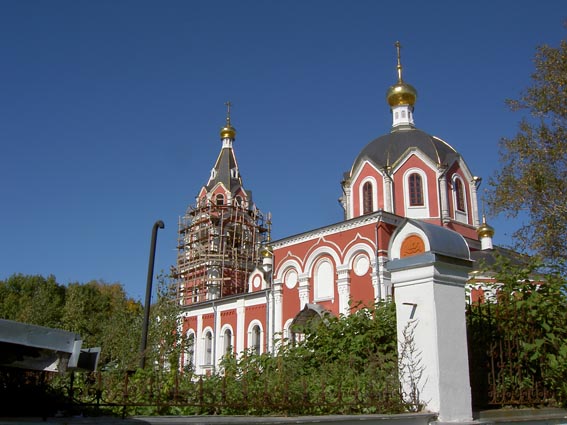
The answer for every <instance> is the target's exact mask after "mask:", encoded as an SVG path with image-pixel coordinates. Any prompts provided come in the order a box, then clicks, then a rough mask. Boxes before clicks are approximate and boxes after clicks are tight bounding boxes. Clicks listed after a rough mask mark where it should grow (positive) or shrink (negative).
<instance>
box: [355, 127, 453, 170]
mask: <svg viewBox="0 0 567 425" xmlns="http://www.w3.org/2000/svg"><path fill="white" fill-rule="evenodd" d="M412 148H417V149H419V150H420V151H422V152H423V153H424V154H425V155H427V156H428V157H429V158H430V159H431V160H432V161H433V162H434V163H436V164H443V165H451V164H452V163H453V162H454V161H455V160H456V159H457V158H458V157H459V154H458V153H457V151H456V150H455V149H453V147H451V146H450V145H449V144H448V143H446V142H444V141H443V140H441V139H439V138H438V137H435V136H431V135H429V134H427V133H425V132H424V131H421V130H418V129H416V128H412V129H404V130H396V131H392V132H391V133H389V134H386V135H384V136H381V137H378V138H377V139H374V140H373V141H371V142H370V143H369V144H367V145H366V146H365V147H364V148H363V149H362V151H361V152H360V154H359V155H358V157H357V158H356V160H355V161H354V164H353V166H352V168H351V171H350V173H351V175H352V172H353V171H354V170H355V169H356V167H357V166H358V165H359V164H360V163H361V162H363V161H365V160H368V161H370V162H371V163H373V164H374V165H375V166H377V167H378V168H383V167H386V166H390V167H394V166H395V165H396V163H397V162H398V161H399V160H400V158H401V157H402V156H404V154H405V153H406V152H407V151H408V150H409V149H412Z"/></svg>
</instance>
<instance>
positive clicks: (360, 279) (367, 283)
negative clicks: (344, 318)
mask: <svg viewBox="0 0 567 425" xmlns="http://www.w3.org/2000/svg"><path fill="white" fill-rule="evenodd" d="M368 261H369V264H371V263H372V262H373V261H374V260H373V259H371V258H368ZM349 278H350V298H351V300H352V302H351V306H353V307H355V306H356V305H357V304H358V303H359V302H361V303H362V304H363V305H367V306H368V305H372V304H373V303H374V288H373V287H372V267H371V266H370V265H369V267H368V271H367V272H366V273H364V274H363V275H362V276H358V275H357V274H356V271H355V270H354V269H351V270H350V271H349Z"/></svg>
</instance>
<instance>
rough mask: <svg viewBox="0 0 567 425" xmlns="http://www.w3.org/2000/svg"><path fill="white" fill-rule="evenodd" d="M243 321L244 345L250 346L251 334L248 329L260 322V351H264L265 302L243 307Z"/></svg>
mask: <svg viewBox="0 0 567 425" xmlns="http://www.w3.org/2000/svg"><path fill="white" fill-rule="evenodd" d="M245 317H246V318H245V321H244V329H243V330H242V331H243V332H244V347H245V348H249V347H251V344H252V341H251V334H250V333H249V329H250V328H251V327H252V326H254V324H256V323H257V324H260V327H261V329H262V344H261V347H262V348H261V350H262V352H265V351H266V346H265V344H266V304H265V303H264V304H258V305H253V306H248V307H246V309H245Z"/></svg>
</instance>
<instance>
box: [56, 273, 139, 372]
mask: <svg viewBox="0 0 567 425" xmlns="http://www.w3.org/2000/svg"><path fill="white" fill-rule="evenodd" d="M141 314H142V307H141V305H140V303H138V302H135V301H133V300H132V299H130V298H128V296H127V295H126V293H125V291H124V288H123V287H122V285H120V284H118V283H113V284H108V283H105V282H99V281H91V282H88V283H87V284H79V283H71V284H69V285H68V287H67V291H66V297H65V305H64V307H63V315H62V325H63V328H64V329H67V330H70V331H73V332H76V333H78V334H79V335H81V337H82V338H83V341H84V343H83V344H84V346H86V347H95V346H98V347H101V363H100V365H101V367H105V366H107V367H108V366H113V367H115V368H119V369H129V368H133V367H135V365H136V361H137V358H138V357H137V356H138V351H137V350H138V346H139V340H140V329H141Z"/></svg>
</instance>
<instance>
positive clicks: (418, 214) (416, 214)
mask: <svg viewBox="0 0 567 425" xmlns="http://www.w3.org/2000/svg"><path fill="white" fill-rule="evenodd" d="M412 174H417V175H418V176H419V177H420V178H421V189H422V198H423V204H422V205H411V192H410V177H411V175H412ZM403 179H404V209H405V213H406V217H409V218H425V217H430V215H429V191H428V185H427V174H426V173H425V171H423V170H422V169H420V168H410V169H408V170H407V171H406V172H405V173H404V176H403Z"/></svg>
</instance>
